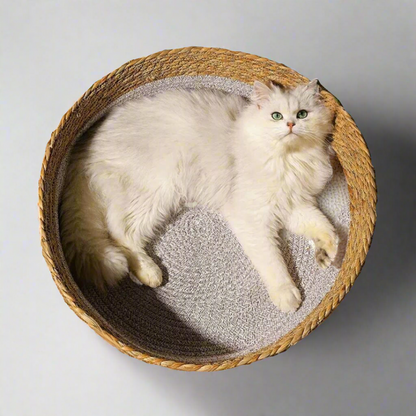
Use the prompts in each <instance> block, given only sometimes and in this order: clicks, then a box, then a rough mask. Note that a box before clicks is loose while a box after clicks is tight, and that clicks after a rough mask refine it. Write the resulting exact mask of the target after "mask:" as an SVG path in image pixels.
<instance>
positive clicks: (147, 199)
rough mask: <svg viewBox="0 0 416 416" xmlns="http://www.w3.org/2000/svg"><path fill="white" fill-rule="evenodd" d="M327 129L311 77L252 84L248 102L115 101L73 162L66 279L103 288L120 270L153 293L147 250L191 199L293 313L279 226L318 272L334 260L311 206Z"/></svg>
mask: <svg viewBox="0 0 416 416" xmlns="http://www.w3.org/2000/svg"><path fill="white" fill-rule="evenodd" d="M331 131H332V115H331V113H330V111H329V110H328V109H327V108H326V107H325V106H324V105H323V103H322V100H321V96H320V91H319V84H318V82H317V80H314V81H311V82H310V83H308V84H305V85H301V86H298V87H296V88H295V89H292V90H286V89H284V88H282V87H280V86H277V85H273V84H271V85H270V86H266V85H264V84H262V83H260V82H255V83H254V88H253V93H252V96H251V100H250V101H246V100H245V99H244V98H242V97H239V96H236V95H229V94H225V93H222V92H219V91H210V90H193V91H185V90H175V91H167V92H163V93H161V94H158V95H156V96H154V97H151V98H141V99H139V100H132V101H129V102H126V103H125V104H122V105H120V106H119V107H117V108H115V109H113V110H112V111H111V112H110V114H109V115H108V116H107V117H106V118H105V120H104V121H103V122H101V123H100V124H99V125H98V126H97V127H96V128H95V129H94V130H93V131H92V132H90V133H89V135H88V136H89V137H87V138H85V139H84V140H81V141H80V142H79V143H78V144H76V146H75V148H74V150H73V153H72V156H71V161H70V165H69V168H68V172H67V177H66V184H65V187H64V193H63V200H62V206H61V219H60V221H61V222H60V225H61V236H62V243H63V248H64V252H65V255H66V258H67V261H68V264H69V265H70V268H71V271H72V273H73V275H74V277H75V278H77V279H78V280H79V281H80V282H92V283H94V284H95V285H96V286H98V287H105V286H106V285H114V284H116V283H117V282H119V281H120V280H121V279H123V278H124V277H126V276H127V275H128V273H129V272H130V273H131V274H132V275H133V276H134V277H136V278H137V279H138V280H139V281H140V282H142V283H143V284H145V285H148V286H151V287H157V286H159V285H160V284H161V283H162V272H161V270H160V269H159V267H158V266H157V265H156V264H155V263H154V261H153V260H152V259H151V258H150V257H149V255H148V254H147V253H146V251H145V246H146V244H147V243H148V242H149V241H150V240H152V238H153V237H154V235H155V231H156V229H157V228H158V227H159V226H160V225H161V224H163V223H164V222H165V221H166V220H167V219H168V217H170V215H171V214H172V213H174V212H175V211H177V210H178V209H179V208H180V207H181V206H182V205H183V204H184V203H186V202H194V203H197V204H199V205H203V206H205V207H208V208H210V209H214V210H217V211H218V212H219V213H221V214H222V215H223V216H224V217H225V219H226V220H227V221H228V223H229V225H230V227H231V229H232V231H233V232H234V234H235V236H236V237H237V239H238V240H239V242H240V243H241V245H242V248H243V249H244V252H245V253H246V255H247V256H248V257H249V258H250V259H251V261H252V263H253V265H254V266H255V268H256V269H257V271H258V272H259V274H260V276H261V278H262V280H263V282H264V284H265V285H266V288H267V290H268V292H269V294H270V298H271V300H272V301H273V302H274V304H275V305H276V306H277V307H278V308H280V310H282V311H285V312H289V311H295V310H296V309H297V308H298V307H299V305H300V302H301V295H300V292H299V290H298V288H297V287H296V286H295V284H294V283H293V280H292V278H291V276H290V275H289V272H288V270H287V267H286V265H285V263H284V260H283V257H282V254H281V251H280V249H279V240H278V231H279V230H280V229H281V228H286V229H288V230H290V231H292V232H294V233H297V234H301V235H304V236H305V237H306V238H308V239H310V240H312V241H313V242H314V245H315V250H316V259H317V261H318V263H319V265H321V266H322V267H328V266H329V265H330V263H331V262H332V261H333V260H334V258H335V255H336V251H337V244H338V238H337V235H336V233H335V230H334V227H333V226H332V225H331V223H330V222H329V221H328V219H327V218H326V217H325V216H324V215H323V214H322V212H321V211H320V210H319V208H318V207H317V203H316V196H317V195H318V194H319V193H320V192H321V191H322V190H323V188H324V186H325V184H326V183H327V181H328V180H329V179H330V177H331V174H332V168H331V164H330V160H329V149H328V141H327V138H328V135H329V134H330V133H331Z"/></svg>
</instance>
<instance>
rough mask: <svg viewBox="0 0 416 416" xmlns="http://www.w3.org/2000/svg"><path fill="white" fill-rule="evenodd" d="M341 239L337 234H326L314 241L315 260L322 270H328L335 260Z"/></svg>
mask: <svg viewBox="0 0 416 416" xmlns="http://www.w3.org/2000/svg"><path fill="white" fill-rule="evenodd" d="M338 241H339V238H338V236H337V235H336V234H335V233H330V234H328V233H326V234H322V235H320V236H319V237H318V238H316V239H314V243H315V258H316V261H317V263H318V265H319V266H320V267H321V268H322V269H326V268H328V267H329V266H330V265H331V264H332V262H333V261H334V260H335V257H336V255H337V251H338Z"/></svg>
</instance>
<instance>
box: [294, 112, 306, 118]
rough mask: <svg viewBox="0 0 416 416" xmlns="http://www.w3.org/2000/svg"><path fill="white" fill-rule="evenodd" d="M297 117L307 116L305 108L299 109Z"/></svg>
mask: <svg viewBox="0 0 416 416" xmlns="http://www.w3.org/2000/svg"><path fill="white" fill-rule="evenodd" d="M296 117H297V118H306V117H308V112H307V111H306V110H300V111H299V112H298V114H296Z"/></svg>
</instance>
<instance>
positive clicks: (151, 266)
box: [130, 262, 163, 288]
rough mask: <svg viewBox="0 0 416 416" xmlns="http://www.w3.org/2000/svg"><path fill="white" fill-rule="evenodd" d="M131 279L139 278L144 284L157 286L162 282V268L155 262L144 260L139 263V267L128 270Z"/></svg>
mask: <svg viewBox="0 0 416 416" xmlns="http://www.w3.org/2000/svg"><path fill="white" fill-rule="evenodd" d="M130 273H131V274H133V277H134V279H133V280H136V279H137V280H139V281H140V282H141V283H143V284H144V285H145V286H149V287H153V288H154V287H159V286H160V285H161V284H162V282H163V276H162V270H160V268H159V266H157V265H156V264H155V263H153V262H152V263H150V262H145V263H144V264H143V263H142V264H140V268H139V269H138V270H137V269H136V270H134V271H131V272H130Z"/></svg>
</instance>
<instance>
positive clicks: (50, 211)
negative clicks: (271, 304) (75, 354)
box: [38, 47, 377, 371]
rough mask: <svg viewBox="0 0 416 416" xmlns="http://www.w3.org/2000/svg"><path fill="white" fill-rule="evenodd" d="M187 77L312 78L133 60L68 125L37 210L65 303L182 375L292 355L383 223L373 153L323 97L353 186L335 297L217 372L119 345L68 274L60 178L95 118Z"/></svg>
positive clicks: (159, 57)
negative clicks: (126, 99) (132, 95)
mask: <svg viewBox="0 0 416 416" xmlns="http://www.w3.org/2000/svg"><path fill="white" fill-rule="evenodd" d="M181 75H189V76H195V75H216V76H222V77H227V78H232V79H236V80H238V81H241V82H245V83H249V84H251V83H253V81H254V80H256V79H257V80H274V81H278V82H280V83H281V84H283V85H285V86H294V85H296V84H298V83H303V82H306V81H307V78H305V77H303V76H302V75H300V74H298V73H296V72H295V71H293V70H292V69H290V68H288V67H286V66H284V65H282V64H278V63H276V62H273V61H270V60H268V59H266V58H261V57H258V56H255V55H249V54H246V53H243V52H233V51H229V50H225V49H217V48H201V47H189V48H183V49H174V50H165V51H161V52H158V53H156V54H153V55H150V56H148V57H144V58H140V59H136V60H132V61H130V62H127V63H126V64H124V65H123V66H121V67H120V68H118V69H116V70H115V71H113V72H111V73H110V74H108V75H107V76H105V77H104V78H102V79H101V80H99V81H97V82H96V83H95V84H93V85H92V86H91V87H90V88H89V89H88V91H87V92H86V93H85V94H84V95H83V96H82V97H81V98H80V99H79V100H78V101H77V102H76V103H75V104H74V105H73V107H72V108H71V109H70V110H69V111H68V112H67V113H66V114H65V115H64V116H63V117H62V120H61V121H60V123H59V125H58V127H57V129H56V130H55V131H54V132H53V133H52V135H51V138H50V140H49V142H48V144H47V146H46V151H45V156H44V160H43V163H42V169H41V175H40V180H39V202H38V207H39V219H40V235H41V245H42V253H43V256H44V258H45V260H46V263H47V265H48V267H49V269H50V271H51V274H52V277H53V279H54V281H55V283H56V285H57V287H58V289H59V291H60V293H61V295H62V297H63V298H64V300H65V302H66V303H67V304H68V305H69V307H70V308H71V309H72V310H73V311H74V312H75V313H76V314H77V315H78V317H79V318H81V319H82V320H83V321H84V322H86V323H87V324H88V325H89V326H90V327H91V328H92V329H94V331H95V332H97V333H98V334H99V335H100V336H101V337H102V338H104V339H105V340H106V341H108V342H109V343H110V344H112V345H114V346H115V347H116V348H118V349H119V350H120V351H121V352H123V353H125V354H127V355H130V356H131V357H135V358H137V359H139V360H142V361H145V362H147V363H151V364H157V365H160V366H163V367H168V368H172V369H176V370H184V371H217V370H225V369H229V368H233V367H237V366H240V365H246V364H251V363H253V362H255V361H258V360H262V359H264V358H266V357H269V356H273V355H276V354H279V353H281V352H283V351H285V350H287V349H288V348H289V347H291V346H292V345H295V344H296V343H297V342H299V341H300V340H301V339H303V338H304V337H306V336H307V335H308V334H309V333H310V332H311V331H312V330H314V329H315V328H316V327H317V326H318V325H319V324H320V323H321V322H322V321H323V320H324V319H325V318H327V317H328V316H329V314H330V313H331V312H332V311H333V310H334V309H335V308H336V307H337V306H338V305H339V303H340V302H341V300H342V299H343V298H344V297H345V295H346V294H347V293H348V291H349V290H350V288H351V286H352V285H353V284H354V281H355V279H356V278H357V276H358V274H359V272H360V270H361V268H362V266H363V264H364V262H365V258H366V255H367V252H368V249H369V247H370V244H371V239H372V235H373V231H374V226H375V221H376V209H375V208H376V199H377V190H376V183H375V176H374V170H373V166H372V164H371V159H370V154H369V151H368V148H367V146H366V143H365V141H364V139H363V137H362V136H361V133H360V132H359V130H358V129H357V127H356V125H355V123H354V121H353V119H352V118H351V116H350V115H349V114H348V113H347V112H346V111H345V110H344V108H343V107H342V106H341V103H340V102H339V101H338V100H337V99H336V98H335V97H334V96H333V95H332V94H330V93H329V92H328V91H326V90H324V91H323V96H324V99H325V102H326V104H327V105H328V106H329V107H330V108H331V109H332V111H334V114H335V117H336V118H335V132H334V142H333V144H332V145H333V148H334V150H335V152H336V153H337V156H338V159H339V161H340V163H341V165H342V167H343V170H344V174H345V177H346V180H347V183H348V190H349V196H350V216H351V224H350V230H349V239H348V246H347V250H346V254H345V258H344V261H343V264H342V267H341V270H340V272H339V275H338V277H337V279H336V282H335V284H334V285H333V287H332V288H331V290H330V291H329V292H328V293H327V294H326V296H325V297H324V299H323V300H322V301H321V303H320V304H319V305H318V306H317V307H316V308H315V310H314V311H313V312H311V313H310V314H309V315H308V316H307V317H306V318H305V319H304V321H303V322H301V323H300V324H299V325H298V326H297V327H296V328H295V329H293V330H292V331H290V332H289V333H287V334H286V335H285V336H283V337H282V338H280V339H279V340H277V341H276V342H275V343H273V344H271V345H269V346H267V347H265V348H262V349H260V350H259V351H257V352H255V353H251V354H247V355H245V356H242V357H238V358H235V359H231V360H225V361H221V362H214V363H210V364H191V363H185V362H176V361H173V360H166V359H163V358H158V357H152V356H150V355H148V354H145V353H142V352H140V351H138V350H137V349H136V348H134V347H132V346H130V345H128V344H126V343H124V342H122V341H121V340H120V339H118V338H117V336H116V335H115V334H114V332H115V331H114V330H112V328H110V327H108V325H106V322H103V321H102V320H101V321H100V317H99V316H96V314H94V312H93V311H91V310H89V307H88V305H86V301H85V299H84V298H83V296H82V294H81V293H80V291H79V289H78V288H77V287H76V285H75V283H74V282H73V280H72V278H71V276H70V274H69V272H68V268H67V266H66V264H65V259H64V257H63V254H62V248H61V243H60V239H59V228H58V214H57V210H58V201H57V198H58V197H57V192H56V187H57V176H58V172H59V169H60V166H61V164H62V163H63V160H64V157H65V155H66V154H67V153H68V151H69V149H70V146H71V144H72V143H73V141H74V140H75V138H76V137H77V135H78V134H79V132H80V131H81V130H82V128H83V127H84V126H85V125H86V124H87V122H88V121H89V120H90V119H91V118H92V117H94V116H95V115H96V114H98V113H99V112H100V111H102V110H103V109H104V108H106V107H107V106H108V105H109V104H110V103H111V102H113V101H114V100H116V99H117V98H119V97H120V96H122V95H124V94H126V93H127V92H129V91H131V90H133V89H135V88H137V87H138V86H140V85H143V84H146V83H148V82H152V81H156V80H159V79H163V78H168V77H174V76H181ZM87 311H88V312H87Z"/></svg>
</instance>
